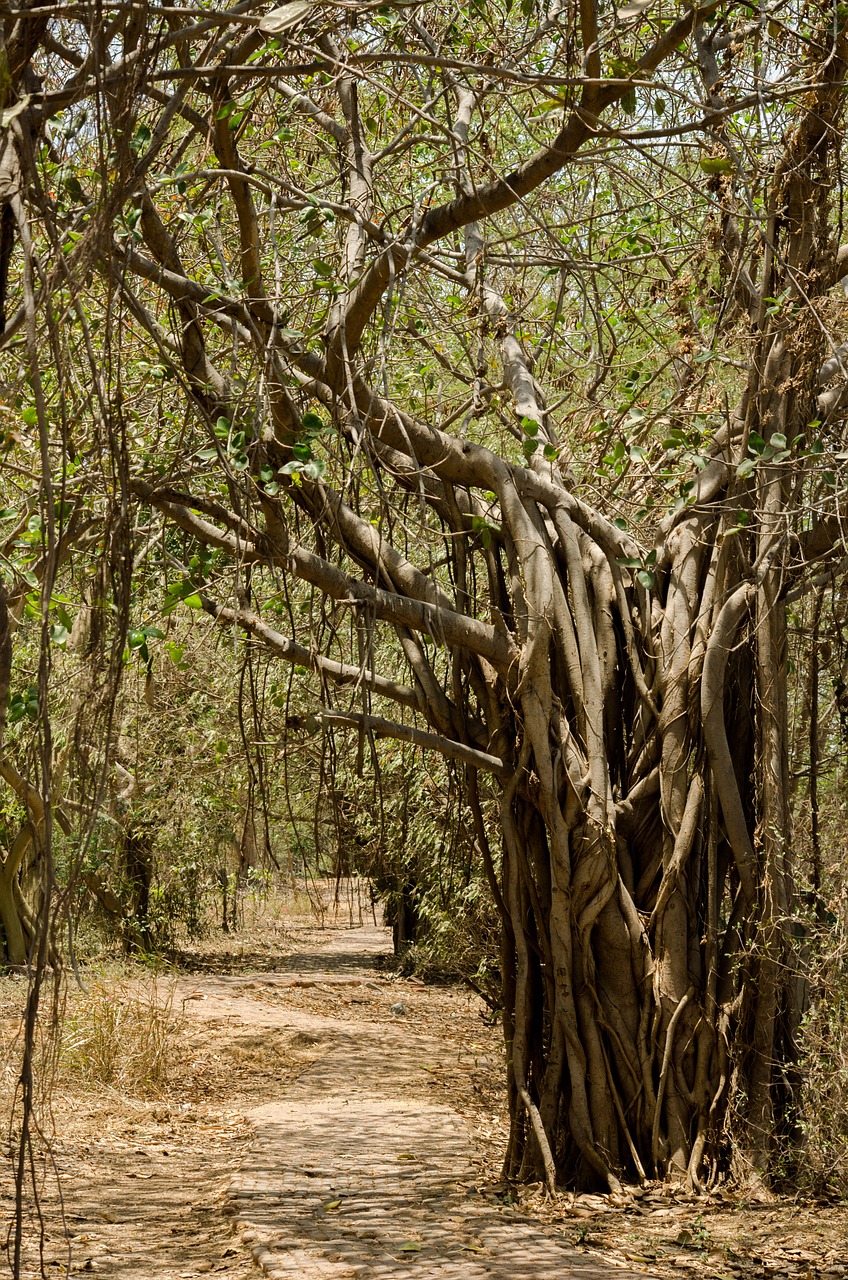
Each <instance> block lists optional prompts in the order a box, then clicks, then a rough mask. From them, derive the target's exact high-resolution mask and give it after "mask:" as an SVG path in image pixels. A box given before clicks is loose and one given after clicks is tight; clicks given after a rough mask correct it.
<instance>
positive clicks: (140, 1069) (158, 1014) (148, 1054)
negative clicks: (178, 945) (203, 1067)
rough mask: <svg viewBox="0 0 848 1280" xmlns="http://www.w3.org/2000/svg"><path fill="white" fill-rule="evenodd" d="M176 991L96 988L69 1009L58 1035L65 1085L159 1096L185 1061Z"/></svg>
mask: <svg viewBox="0 0 848 1280" xmlns="http://www.w3.org/2000/svg"><path fill="white" fill-rule="evenodd" d="M173 1003H174V993H173V990H169V991H167V992H166V993H164V995H163V993H162V992H161V991H160V989H159V987H158V985H157V983H156V982H155V981H153V982H150V983H148V984H145V985H143V986H139V985H138V984H136V983H133V984H132V986H129V985H127V984H122V983H115V982H110V983H109V985H108V986H106V985H99V984H98V985H94V986H92V987H90V988H89V989H88V991H86V992H85V994H84V995H80V996H77V997H76V998H75V999H74V1000H73V1001H72V1002H71V1003H70V1005H69V1008H68V1012H67V1017H66V1020H65V1025H64V1029H63V1034H62V1048H61V1054H60V1060H59V1077H60V1080H61V1081H62V1083H63V1084H66V1085H77V1086H83V1087H87V1088H92V1089H94V1088H99V1087H102V1086H104V1085H105V1086H108V1087H110V1088H114V1089H120V1090H121V1091H122V1092H123V1093H127V1094H134V1095H144V1094H160V1093H162V1091H163V1090H164V1089H165V1088H166V1087H167V1086H168V1085H169V1083H171V1081H172V1080H173V1079H174V1076H175V1075H176V1074H177V1073H178V1071H179V1069H180V1068H181V1066H182V1065H183V1062H184V1059H185V1057H186V1050H185V1047H184V1045H183V1044H182V1043H181V1033H182V1032H183V1030H184V1025H183V1022H182V1020H181V1019H180V1018H178V1017H177V1016H176V1015H175V1013H174V1008H173Z"/></svg>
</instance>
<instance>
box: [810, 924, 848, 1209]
mask: <svg viewBox="0 0 848 1280" xmlns="http://www.w3.org/2000/svg"><path fill="white" fill-rule="evenodd" d="M818 952H819V954H818V956H817V962H816V964H815V967H814V973H813V976H812V981H811V997H812V999H811V1003H810V1007H809V1010H808V1012H807V1015H806V1018H805V1020H804V1024H803V1026H802V1029H801V1064H800V1065H801V1069H802V1071H801V1074H802V1086H801V1099H800V1108H799V1110H800V1124H801V1129H802V1131H803V1134H804V1140H805V1141H804V1149H803V1156H802V1160H801V1163H800V1167H799V1169H798V1176H797V1181H798V1183H799V1184H800V1185H801V1186H802V1187H803V1188H804V1189H805V1190H810V1191H813V1192H815V1193H831V1194H834V1193H835V1194H837V1195H840V1196H845V1195H848V926H846V920H845V919H842V920H837V919H836V918H832V919H831V921H830V922H829V923H828V925H827V927H826V928H824V929H821V937H820V938H819V947H818Z"/></svg>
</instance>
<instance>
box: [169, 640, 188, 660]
mask: <svg viewBox="0 0 848 1280" xmlns="http://www.w3.org/2000/svg"><path fill="white" fill-rule="evenodd" d="M165 652H166V653H167V655H168V657H169V658H170V659H171V661H172V662H173V664H174V666H175V667H184V666H185V665H186V664H185V663H184V662H183V654H184V653H185V646H184V645H181V644H177V643H176V641H174V640H169V641H168V643H167V644H166V645H165Z"/></svg>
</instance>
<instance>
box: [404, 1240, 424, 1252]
mask: <svg viewBox="0 0 848 1280" xmlns="http://www.w3.org/2000/svg"><path fill="white" fill-rule="evenodd" d="M400 1251H401V1253H420V1252H421V1245H420V1244H419V1243H418V1241H417V1240H408V1241H407V1242H406V1244H402V1245H401V1247H400Z"/></svg>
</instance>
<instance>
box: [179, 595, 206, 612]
mask: <svg viewBox="0 0 848 1280" xmlns="http://www.w3.org/2000/svg"><path fill="white" fill-rule="evenodd" d="M183 604H187V605H188V607H189V609H202V608H203V601H202V600H201V598H200V596H199V595H198V594H197V592H196V591H193V592H192V594H191V595H190V596H185V597H184V599H183Z"/></svg>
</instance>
